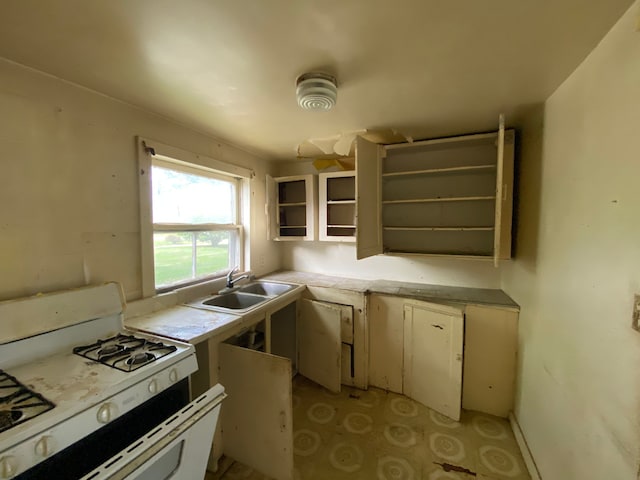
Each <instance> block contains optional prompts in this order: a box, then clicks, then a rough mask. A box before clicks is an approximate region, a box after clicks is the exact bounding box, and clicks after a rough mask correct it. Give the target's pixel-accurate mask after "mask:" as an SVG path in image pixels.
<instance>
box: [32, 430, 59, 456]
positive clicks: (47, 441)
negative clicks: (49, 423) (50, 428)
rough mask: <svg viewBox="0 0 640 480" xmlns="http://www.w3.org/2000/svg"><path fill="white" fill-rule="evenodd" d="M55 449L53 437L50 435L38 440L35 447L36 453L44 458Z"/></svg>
mask: <svg viewBox="0 0 640 480" xmlns="http://www.w3.org/2000/svg"><path fill="white" fill-rule="evenodd" d="M54 449H55V443H54V440H53V437H52V436H50V435H45V436H43V437H42V438H41V439H40V440H38V441H37V442H36V446H35V448H34V450H35V453H36V455H37V456H39V457H42V458H46V457H48V456H49V455H51V454H52V453H53V451H54Z"/></svg>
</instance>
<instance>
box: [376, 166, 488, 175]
mask: <svg viewBox="0 0 640 480" xmlns="http://www.w3.org/2000/svg"><path fill="white" fill-rule="evenodd" d="M495 168H496V166H495V165H471V166H468V167H450V168H430V169H427V170H410V171H406V172H389V173H383V174H382V177H383V178H393V177H400V176H406V175H438V174H446V173H468V172H477V171H482V170H495Z"/></svg>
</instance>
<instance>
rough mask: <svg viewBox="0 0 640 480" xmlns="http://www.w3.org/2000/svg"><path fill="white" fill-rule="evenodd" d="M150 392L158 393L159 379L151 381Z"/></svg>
mask: <svg viewBox="0 0 640 480" xmlns="http://www.w3.org/2000/svg"><path fill="white" fill-rule="evenodd" d="M149 393H153V394H156V393H158V380H156V379H155V378H154V379H153V380H151V381H150V382H149Z"/></svg>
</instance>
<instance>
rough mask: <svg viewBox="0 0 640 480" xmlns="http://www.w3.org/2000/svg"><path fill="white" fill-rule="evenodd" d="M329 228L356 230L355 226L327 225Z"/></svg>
mask: <svg viewBox="0 0 640 480" xmlns="http://www.w3.org/2000/svg"><path fill="white" fill-rule="evenodd" d="M327 228H356V226H355V225H327Z"/></svg>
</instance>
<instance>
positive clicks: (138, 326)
mask: <svg viewBox="0 0 640 480" xmlns="http://www.w3.org/2000/svg"><path fill="white" fill-rule="evenodd" d="M241 320H242V316H239V315H232V314H228V313H222V312H214V311H211V310H201V309H198V308H194V307H188V306H186V305H177V306H175V307H171V308H167V309H165V310H160V311H158V312H153V313H148V314H146V315H141V316H139V317H134V318H128V319H127V320H126V321H125V325H126V326H127V327H128V328H132V329H135V330H140V331H142V332H146V333H151V334H155V335H161V336H163V337H168V338H173V339H174V340H180V341H183V342H188V343H193V344H196V343H200V342H201V341H203V340H206V339H207V338H208V337H210V336H212V335H214V334H217V333H218V332H219V333H222V332H223V331H224V330H226V329H227V328H232V327H233V326H235V324H236V323H238V322H239V321H241Z"/></svg>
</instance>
